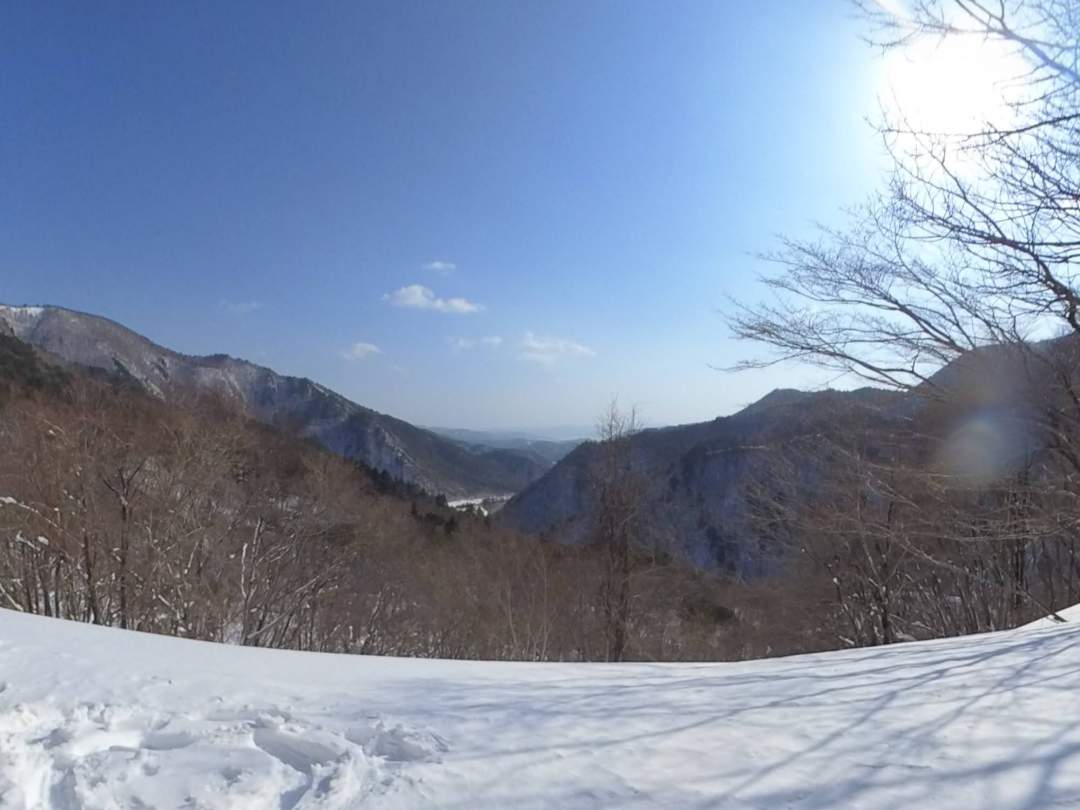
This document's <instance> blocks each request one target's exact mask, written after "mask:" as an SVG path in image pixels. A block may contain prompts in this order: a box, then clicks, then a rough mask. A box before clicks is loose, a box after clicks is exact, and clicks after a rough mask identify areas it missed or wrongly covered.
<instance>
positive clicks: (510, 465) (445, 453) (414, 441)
mask: <svg viewBox="0 0 1080 810" xmlns="http://www.w3.org/2000/svg"><path fill="white" fill-rule="evenodd" d="M0 330H4V331H6V332H10V333H12V334H14V335H15V337H18V338H20V339H21V340H24V341H26V342H27V343H30V344H32V345H34V346H36V347H38V348H39V349H42V350H44V351H46V352H49V353H50V354H52V355H54V356H56V357H58V358H60V359H62V360H64V361H66V362H68V363H75V364H78V365H82V366H88V367H91V368H99V369H105V370H107V371H111V372H117V373H120V374H122V375H125V376H127V377H128V378H130V379H132V380H134V381H135V382H137V383H138V384H139V385H140V386H142V387H143V388H145V389H146V390H147V391H149V392H151V393H153V394H154V395H156V396H160V397H165V398H168V397H172V396H175V395H179V394H182V393H183V392H185V391H190V390H204V391H214V392H217V393H218V394H221V395H224V396H226V397H229V398H232V399H235V400H236V401H238V402H239V403H241V404H242V405H243V406H244V407H245V408H246V409H247V410H248V412H249V413H250V414H251V415H252V416H253V417H254V418H256V419H258V420H260V421H263V422H267V423H270V424H278V425H283V426H287V427H290V428H298V429H300V431H301V432H302V433H304V434H305V435H307V436H310V437H311V438H314V439H315V440H317V441H318V442H320V443H321V444H322V445H324V446H325V447H327V448H328V449H330V450H332V451H334V452H336V453H339V454H340V455H343V456H345V457H346V458H352V459H357V460H360V461H363V462H364V463H366V464H368V465H369V466H371V467H374V468H375V469H378V470H385V471H386V472H388V473H389V474H390V475H392V476H394V477H395V478H398V479H400V480H402V481H406V482H409V483H413V484H416V485H418V486H420V487H422V488H423V489H425V490H427V491H429V492H432V493H444V494H446V495H447V496H450V497H457V498H462V497H477V496H486V495H508V494H510V493H512V492H514V491H516V490H518V489H520V488H522V487H524V486H525V485H527V484H528V483H529V482H530V481H532V480H534V479H535V478H537V477H539V476H540V475H541V474H542V473H543V472H544V471H545V470H546V469H547V468H548V466H550V465H549V463H548V462H546V461H544V460H543V459H540V458H538V457H536V456H535V455H534V454H529V453H522V452H518V451H515V450H513V449H502V448H483V449H481V450H479V451H477V450H475V449H470V448H466V447H463V446H462V445H461V444H460V443H459V442H456V441H452V440H449V439H446V438H444V437H442V436H438V435H436V434H435V433H432V432H431V431H428V430H423V429H421V428H418V427H415V426H414V425H411V424H409V423H408V422H404V421H402V420H400V419H395V418H394V417H392V416H388V415H386V414H382V413H378V412H377V411H373V410H371V409H370V408H365V407H363V406H361V405H357V404H356V403H354V402H351V401H350V400H348V399H346V398H345V397H343V396H341V395H340V394H337V393H335V392H333V391H331V390H329V389H328V388H325V387H324V386H321V385H319V384H317V383H314V382H312V381H311V380H308V379H304V378H299V377H289V376H285V375H282V374H277V373H276V372H274V371H272V370H270V369H268V368H265V367H263V366H258V365H255V364H254V363H249V362H247V361H245V360H238V359H235V358H232V357H228V356H226V355H211V356H208V357H192V356H189V355H184V354H180V353H179V352H174V351H171V350H170V349H166V348H164V347H163V346H159V345H157V344H155V343H153V342H152V341H150V340H148V339H147V338H145V337H143V336H142V335H140V334H138V333H136V332H133V331H132V330H130V329H127V328H126V327H123V326H121V325H120V324H118V323H115V322H113V321H110V320H108V319H107V318H101V317H98V316H95V315H88V314H85V313H81V312H75V311H73V310H69V309H64V308H61V307H52V306H45V307H13V306H5V305H0Z"/></svg>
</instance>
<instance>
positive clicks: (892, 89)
mask: <svg viewBox="0 0 1080 810" xmlns="http://www.w3.org/2000/svg"><path fill="white" fill-rule="evenodd" d="M1028 70H1029V68H1028V67H1027V65H1026V64H1025V62H1024V60H1023V58H1022V57H1021V55H1020V54H1019V53H1018V51H1017V49H1016V47H1014V46H1010V45H1009V44H1007V43H1005V42H1001V41H998V40H990V39H984V38H980V37H975V36H962V35H954V36H947V37H930V36H925V37H921V38H919V39H916V40H914V41H912V42H910V43H908V44H907V45H906V46H904V47H902V48H897V49H896V50H893V51H890V52H889V53H888V55H887V56H886V59H885V70H884V88H883V92H882V94H881V96H882V100H883V103H884V105H885V108H886V111H887V113H888V114H889V115H890V117H891V118H894V119H901V118H902V119H903V121H904V122H906V125H907V126H910V127H911V128H912V129H915V130H918V131H921V132H927V133H933V134H942V135H963V134H968V133H971V132H975V131H980V130H982V129H983V128H984V127H985V126H986V125H987V124H988V123H989V124H992V125H994V126H996V127H998V128H1001V127H1007V126H1008V125H1009V124H1010V123H1011V122H1012V121H1013V120H1014V119H1015V111H1014V109H1013V107H1012V106H1011V105H1010V103H1009V102H1010V100H1015V97H1016V92H1017V88H1018V87H1019V86H1020V80H1021V79H1022V77H1023V76H1024V75H1025V73H1026V72H1027V71H1028Z"/></svg>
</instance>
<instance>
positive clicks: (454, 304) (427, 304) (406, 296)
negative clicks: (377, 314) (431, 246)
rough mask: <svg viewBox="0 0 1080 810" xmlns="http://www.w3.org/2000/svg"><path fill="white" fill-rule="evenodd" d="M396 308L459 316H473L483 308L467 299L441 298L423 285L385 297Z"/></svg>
mask: <svg viewBox="0 0 1080 810" xmlns="http://www.w3.org/2000/svg"><path fill="white" fill-rule="evenodd" d="M383 300H384V301H389V302H390V303H391V304H393V305H394V306H396V307H409V308H410V309H432V310H435V311H436V312H452V313H455V314H457V315H471V314H472V313H474V312H480V311H481V310H483V307H482V306H481V305H480V304H476V303H474V302H472V301H470V300H468V299H467V298H439V297H438V296H437V295H435V293H434V292H433V291H432V289H431V288H430V287H425V286H424V285H423V284H410V285H409V286H407V287H402V288H401V289H400V290H395V291H394V292H392V293H388V294H387V295H384V296H383Z"/></svg>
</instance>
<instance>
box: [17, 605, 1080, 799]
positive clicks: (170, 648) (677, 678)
mask: <svg viewBox="0 0 1080 810" xmlns="http://www.w3.org/2000/svg"><path fill="white" fill-rule="evenodd" d="M1078 694H1080V625H1072V624H1066V625H1061V626H1058V627H1053V628H1050V629H1045V630H1038V629H1035V630H1023V631H1016V632H1012V633H999V634H993V635H985V636H978V637H968V638H960V639H951V640H946V641H940V642H932V643H918V644H905V645H899V646H895V647H891V648H887V649H880V648H879V649H869V650H861V651H855V652H837V653H827V654H823V655H813V656H801V657H794V658H787V659H778V660H771V661H760V662H747V663H740V664H708V665H686V664H627V665H565V664H553V665H549V664H510V663H465V662H446V661H424V660H404V659H378V658H364V657H345V656H331V655H316V654H307V653H289V652H275V651H267V650H252V649H243V648H237V647H225V646H217V645H213V644H204V643H199V642H190V641H181V640H176V639H169V638H162V637H157V636H148V635H143V634H138V633H130V632H125V631H121V630H110V629H104V628H97V627H91V626H87V625H80V624H74V623H68V622H62V621H57V620H52V619H42V618H35V617H30V616H24V615H21V614H17V613H13V612H9V611H4V610H0V807H3V808H12V809H14V808H22V807H27V808H34V809H35V810H38V809H39V808H40V809H41V810H48V809H49V808H52V809H53V810H74V808H124V810H127V808H180V807H183V808H191V809H192V810H194V809H195V808H230V810H240V809H241V808H260V810H261V809H262V808H285V809H286V810H288V809H289V808H294V809H295V808H298V809H300V810H304V809H305V808H307V809H309V810H310V809H312V808H320V809H321V810H326V809H327V808H367V807H377V808H421V807H423V808H429V807H439V808H460V810H472V808H512V810H529V809H530V808H541V807H543V808H563V809H566V808H646V807H647V808H657V807H664V808H679V809H680V810H693V809H695V808H697V809H699V810H704V808H734V810H745V809H746V808H761V809H762V810H765V809H766V808H767V810H777V809H778V808H864V810H865V809H866V808H871V809H873V810H876V809H877V808H924V807H926V808H936V809H937V810H949V808H958V809H961V808H962V810H973V808H982V809H983V810H988V809H989V808H1005V807H1008V808H1026V810H1042V808H1053V807H1065V806H1077V805H1080V711H1078V710H1077V703H1076V696H1077V695H1078Z"/></svg>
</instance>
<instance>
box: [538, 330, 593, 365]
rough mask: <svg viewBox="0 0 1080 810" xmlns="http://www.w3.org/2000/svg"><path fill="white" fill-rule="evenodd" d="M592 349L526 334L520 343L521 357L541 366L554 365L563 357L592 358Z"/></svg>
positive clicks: (560, 339)
mask: <svg viewBox="0 0 1080 810" xmlns="http://www.w3.org/2000/svg"><path fill="white" fill-rule="evenodd" d="M595 354H596V352H594V351H593V350H592V349H590V348H589V347H588V346H585V345H583V344H581V343H578V342H577V341H573V340H567V339H566V338H557V337H547V336H541V335H536V334H534V333H532V332H526V333H525V337H524V338H523V339H522V341H521V356H522V357H524V358H525V359H526V360H532V361H534V362H537V363H542V364H543V365H546V366H550V365H554V364H555V363H556V362H558V361H559V360H560V359H562V358H564V357H592V356H593V355H595Z"/></svg>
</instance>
